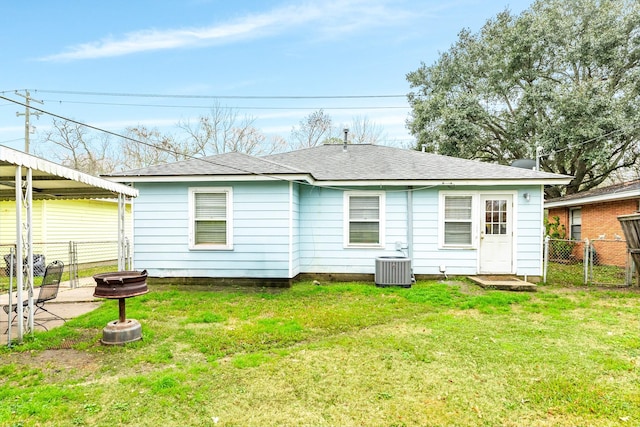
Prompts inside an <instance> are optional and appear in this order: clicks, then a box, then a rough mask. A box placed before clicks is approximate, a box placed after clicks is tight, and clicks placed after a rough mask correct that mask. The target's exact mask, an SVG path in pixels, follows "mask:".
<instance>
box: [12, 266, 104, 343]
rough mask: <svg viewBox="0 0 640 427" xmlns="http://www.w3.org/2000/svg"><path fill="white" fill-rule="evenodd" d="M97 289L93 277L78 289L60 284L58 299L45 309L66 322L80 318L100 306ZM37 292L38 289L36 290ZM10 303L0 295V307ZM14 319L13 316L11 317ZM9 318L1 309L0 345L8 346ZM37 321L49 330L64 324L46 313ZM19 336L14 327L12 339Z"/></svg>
mask: <svg viewBox="0 0 640 427" xmlns="http://www.w3.org/2000/svg"><path fill="white" fill-rule="evenodd" d="M95 287H96V282H95V281H94V280H93V277H83V278H81V279H80V280H79V284H78V287H76V288H70V287H69V282H62V283H61V284H60V290H59V291H58V296H57V298H56V299H54V300H51V301H49V302H47V303H46V304H45V308H46V309H47V310H49V311H50V312H52V313H55V314H57V315H58V316H60V317H62V318H63V319H65V320H68V319H72V318H74V317H77V316H80V315H81V314H84V313H88V312H90V311H92V310H94V309H96V308H97V307H99V306H100V304H101V302H102V301H104V299H103V298H95V297H94V296H93V292H94V290H95ZM36 292H37V289H36ZM12 302H13V304H15V303H16V298H15V292H14V297H13V301H12ZM8 303H9V295H8V294H3V295H0V306H5V305H7V304H8ZM11 317H12V318H13V316H11ZM8 320H9V319H8V316H7V314H6V313H5V312H4V310H1V309H0V334H2V335H0V345H5V344H7V342H8V341H7V333H6V332H5V331H6V329H7V324H8ZM35 320H37V321H38V322H40V323H42V324H44V326H46V327H47V329H51V328H55V327H56V326H60V325H62V324H63V322H62V320H59V319H57V318H55V317H52V316H51V315H50V314H48V313H46V312H40V313H37V314H36V316H35ZM36 330H43V328H42V327H40V326H38V325H36ZM16 336H17V327H16V326H15V323H14V325H13V326H12V332H11V337H12V339H13V340H15V338H16Z"/></svg>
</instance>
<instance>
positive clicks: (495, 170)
mask: <svg viewBox="0 0 640 427" xmlns="http://www.w3.org/2000/svg"><path fill="white" fill-rule="evenodd" d="M264 158H265V159H267V160H271V161H274V162H277V163H279V164H282V165H287V166H293V165H295V167H296V168H298V169H301V170H304V171H306V172H309V173H311V174H312V175H313V177H314V178H315V179H316V180H320V181H322V180H331V181H343V180H365V181H367V180H376V181H379V180H464V179H471V180H478V179H489V180H493V179H495V180H502V179H515V180H518V179H524V180H526V179H558V178H566V176H564V175H557V174H549V173H545V172H537V171H534V170H528V169H521V168H515V167H511V166H502V165H496V164H492V163H484V162H479V161H474V160H466V159H459V158H456V157H447V156H441V155H438V154H431V153H423V152H420V151H416V150H407V149H400V148H394V147H387V146H383V145H368V144H353V145H348V146H347V149H346V151H345V150H344V148H343V146H342V145H340V144H336V145H323V146H318V147H313V148H308V149H303V150H297V151H291V152H289V153H282V154H274V155H271V156H267V157H264Z"/></svg>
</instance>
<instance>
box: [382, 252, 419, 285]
mask: <svg viewBox="0 0 640 427" xmlns="http://www.w3.org/2000/svg"><path fill="white" fill-rule="evenodd" d="M375 282H376V286H400V287H403V288H410V287H411V284H412V283H413V275H412V274H411V259H410V258H407V257H404V256H381V257H378V258H376V274H375Z"/></svg>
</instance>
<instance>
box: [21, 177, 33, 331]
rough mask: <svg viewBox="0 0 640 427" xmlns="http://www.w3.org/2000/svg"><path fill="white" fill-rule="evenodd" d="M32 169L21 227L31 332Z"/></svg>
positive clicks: (31, 328)
mask: <svg viewBox="0 0 640 427" xmlns="http://www.w3.org/2000/svg"><path fill="white" fill-rule="evenodd" d="M32 190H33V170H32V169H31V168H27V188H26V194H25V195H24V196H25V197H24V201H23V202H24V204H25V206H26V208H27V217H26V219H25V224H24V226H23V227H22V229H23V230H25V231H26V236H25V237H26V241H27V274H26V277H27V290H28V296H27V298H28V309H29V331H31V333H32V334H33V326H34V325H33V323H34V322H33V313H34V309H33V233H32V232H31V220H32V212H33V211H32V209H31V206H32V204H33V203H32V201H33V191H32Z"/></svg>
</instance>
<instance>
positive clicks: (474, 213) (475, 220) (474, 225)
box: [438, 191, 480, 249]
mask: <svg viewBox="0 0 640 427" xmlns="http://www.w3.org/2000/svg"><path fill="white" fill-rule="evenodd" d="M446 196H456V197H471V243H470V244H468V245H460V244H456V245H451V244H445V243H444V223H445V220H444V208H445V205H444V203H445V202H444V199H445V197H446ZM479 198H480V196H479V193H478V192H469V191H441V192H440V193H439V195H438V248H439V249H477V247H478V239H477V230H478V227H479V223H480V217H479V214H478V200H479Z"/></svg>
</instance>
